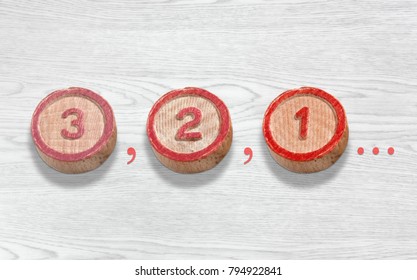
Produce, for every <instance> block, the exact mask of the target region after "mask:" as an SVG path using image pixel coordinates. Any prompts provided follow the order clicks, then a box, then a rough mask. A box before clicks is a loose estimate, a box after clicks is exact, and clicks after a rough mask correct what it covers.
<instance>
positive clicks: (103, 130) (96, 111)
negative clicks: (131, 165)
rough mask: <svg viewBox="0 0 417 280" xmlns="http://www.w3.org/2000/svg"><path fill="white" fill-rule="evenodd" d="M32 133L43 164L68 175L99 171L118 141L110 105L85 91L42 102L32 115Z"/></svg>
mask: <svg viewBox="0 0 417 280" xmlns="http://www.w3.org/2000/svg"><path fill="white" fill-rule="evenodd" d="M71 115H72V116H71ZM70 116H71V120H70V121H69V122H68V120H67V119H68V118H69V117H70ZM67 128H68V129H69V130H68V129H67ZM31 132H32V133H31V135H32V138H33V143H34V145H35V147H36V150H37V151H38V153H39V156H40V157H41V158H42V160H43V161H44V162H45V163H46V164H48V165H49V166H50V167H52V168H54V169H56V170H58V171H60V172H63V173H69V174H71V173H84V172H87V171H91V170H93V169H96V168H97V167H99V166H100V165H101V164H102V163H103V162H104V161H105V160H106V159H107V158H108V157H109V156H110V154H111V153H112V152H113V150H114V147H115V145H116V141H117V128H116V121H115V119H114V114H113V110H112V109H111V106H110V104H108V102H107V101H106V100H104V99H103V98H102V97H101V96H99V95H98V94H96V93H94V92H93V91H90V90H88V89H84V88H74V87H73V88H68V89H63V90H57V91H54V92H52V93H51V94H49V95H48V96H47V97H45V98H44V99H42V101H41V102H40V103H39V105H38V106H37V107H36V109H35V112H34V113H33V116H32V124H31Z"/></svg>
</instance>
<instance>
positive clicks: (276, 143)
mask: <svg viewBox="0 0 417 280" xmlns="http://www.w3.org/2000/svg"><path fill="white" fill-rule="evenodd" d="M263 133H264V137H265V141H266V143H267V145H268V148H269V151H270V152H271V155H272V157H273V158H274V159H275V161H276V162H278V163H279V164H280V165H281V166H283V167H285V168H286V169H288V170H290V171H293V172H299V173H310V172H317V171H321V170H324V169H326V168H328V167H330V166H331V165H332V164H334V163H335V162H336V161H337V160H338V158H339V157H340V156H341V155H342V154H343V152H344V150H345V148H346V145H347V142H348V138H349V130H348V124H347V118H346V115H345V111H344V109H343V107H342V105H341V104H340V102H339V101H338V100H337V99H336V98H334V97H333V96H332V95H330V94H328V93H326V92H325V91H323V90H321V89H317V88H311V87H302V88H299V89H294V90H289V91H286V92H284V93H283V94H281V95H280V96H278V97H277V98H276V99H275V100H274V101H272V103H271V104H270V105H269V107H268V109H267V110H266V112H265V117H264V122H263Z"/></svg>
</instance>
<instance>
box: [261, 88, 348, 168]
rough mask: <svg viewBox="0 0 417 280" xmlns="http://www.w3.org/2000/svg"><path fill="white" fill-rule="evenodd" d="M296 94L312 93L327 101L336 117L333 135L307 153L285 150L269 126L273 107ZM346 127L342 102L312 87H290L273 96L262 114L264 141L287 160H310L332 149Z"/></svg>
mask: <svg viewBox="0 0 417 280" xmlns="http://www.w3.org/2000/svg"><path fill="white" fill-rule="evenodd" d="M298 95H304V96H306V95H307V96H308V95H314V96H316V97H318V98H320V99H322V100H324V101H325V102H327V103H328V104H329V105H330V106H331V107H332V109H333V111H334V112H335V114H336V117H337V126H336V131H335V134H334V135H333V137H332V139H330V141H329V142H328V143H327V144H326V145H324V146H323V147H321V148H320V149H318V150H315V151H312V152H308V153H294V152H291V151H288V150H286V149H285V148H283V147H281V146H280V145H279V144H278V143H277V142H276V141H275V140H274V138H273V137H272V132H271V130H270V128H269V126H270V122H271V116H272V113H273V112H274V111H275V109H276V108H277V107H278V106H279V105H280V104H281V103H283V102H284V101H285V100H288V99H289V98H292V97H294V96H298ZM345 129H346V115H345V110H344V109H343V106H342V104H340V102H339V101H338V100H337V99H336V98H335V97H333V96H332V95H330V94H328V93H327V92H325V91H323V90H321V89H318V88H313V87H302V88H299V89H292V90H288V91H286V92H284V93H282V94H281V95H279V96H278V97H277V98H275V99H274V100H273V101H272V103H271V104H270V105H269V107H268V109H267V110H266V112H265V116H264V123H263V133H264V137H265V141H266V143H267V144H268V146H269V148H270V149H271V150H272V151H273V152H274V153H276V154H277V155H279V156H282V157H284V158H287V159H289V160H294V161H310V160H314V159H316V158H320V157H322V156H324V155H325V154H327V153H328V152H330V151H331V150H333V148H334V147H335V146H336V145H337V144H338V143H339V141H340V139H342V137H343V134H344V131H345Z"/></svg>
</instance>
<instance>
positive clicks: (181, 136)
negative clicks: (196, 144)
mask: <svg viewBox="0 0 417 280" xmlns="http://www.w3.org/2000/svg"><path fill="white" fill-rule="evenodd" d="M185 116H191V117H192V118H193V119H192V120H191V121H189V122H187V123H185V124H184V125H183V126H181V127H180V129H178V132H177V135H175V139H176V140H177V141H197V140H201V139H202V138H203V136H202V135H201V132H186V131H187V130H188V129H192V128H196V127H197V126H198V125H199V124H200V122H201V116H202V114H201V111H200V109H197V108H195V107H187V108H184V109H182V110H181V111H179V112H178V114H177V115H176V118H177V120H183V119H184V117H185Z"/></svg>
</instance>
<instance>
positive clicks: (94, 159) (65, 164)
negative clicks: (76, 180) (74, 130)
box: [36, 127, 117, 174]
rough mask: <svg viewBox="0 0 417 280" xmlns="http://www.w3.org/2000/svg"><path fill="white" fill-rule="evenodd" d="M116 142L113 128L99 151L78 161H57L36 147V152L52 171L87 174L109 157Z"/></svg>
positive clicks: (115, 131)
mask: <svg viewBox="0 0 417 280" xmlns="http://www.w3.org/2000/svg"><path fill="white" fill-rule="evenodd" d="M116 142H117V128H116V127H114V129H113V132H112V134H111V137H110V139H109V140H108V141H107V143H106V144H105V145H104V146H103V147H102V149H100V150H99V151H98V152H97V153H95V154H93V155H92V156H90V157H87V158H85V159H82V160H79V161H61V160H57V159H54V158H52V157H49V156H47V155H46V154H44V153H43V152H42V151H41V150H40V149H39V148H38V147H36V150H37V151H38V154H39V156H40V157H41V158H42V160H43V161H44V162H45V163H46V164H47V165H49V166H50V167H52V168H53V169H55V170H57V171H59V172H62V173H66V174H78V173H84V172H88V171H91V170H94V169H96V168H98V167H100V166H101V165H102V164H103V163H104V162H105V161H106V160H107V159H108V158H109V157H110V155H111V153H112V152H113V150H114V148H115V146H116Z"/></svg>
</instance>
